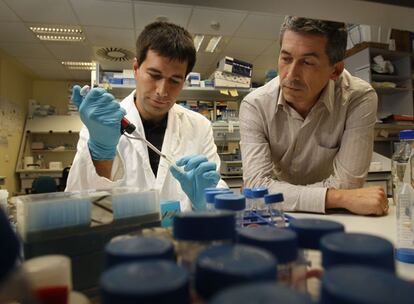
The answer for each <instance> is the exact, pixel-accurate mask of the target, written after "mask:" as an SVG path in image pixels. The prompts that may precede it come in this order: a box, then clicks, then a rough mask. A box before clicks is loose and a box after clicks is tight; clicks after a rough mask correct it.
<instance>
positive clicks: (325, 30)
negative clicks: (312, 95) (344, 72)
mask: <svg viewBox="0 0 414 304" xmlns="http://www.w3.org/2000/svg"><path fill="white" fill-rule="evenodd" d="M287 30H289V31H293V32H296V33H308V34H314V35H323V36H325V37H326V38H327V43H326V54H327V55H328V58H329V62H330V63H331V64H335V63H337V62H339V61H342V60H343V59H344V57H345V51H346V44H347V37H348V34H347V31H346V27H345V23H342V22H334V21H325V20H317V19H309V18H302V17H295V16H286V17H285V21H284V22H283V24H282V27H281V28H280V45H282V41H283V34H284V33H285V31H287Z"/></svg>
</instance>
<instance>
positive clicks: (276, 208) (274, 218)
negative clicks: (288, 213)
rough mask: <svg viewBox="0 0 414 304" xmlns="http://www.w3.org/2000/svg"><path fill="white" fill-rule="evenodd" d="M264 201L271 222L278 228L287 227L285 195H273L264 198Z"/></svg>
mask: <svg viewBox="0 0 414 304" xmlns="http://www.w3.org/2000/svg"><path fill="white" fill-rule="evenodd" d="M264 201H265V204H266V206H267V210H268V211H267V212H268V213H269V218H270V222H271V224H272V225H275V226H276V227H278V228H283V227H285V226H286V223H285V216H284V214H283V194H282V193H272V194H266V195H265V196H264Z"/></svg>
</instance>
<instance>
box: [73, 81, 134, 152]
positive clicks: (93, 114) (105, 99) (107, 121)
mask: <svg viewBox="0 0 414 304" xmlns="http://www.w3.org/2000/svg"><path fill="white" fill-rule="evenodd" d="M80 89H81V88H80V86H78V85H75V86H74V87H73V89H72V98H71V100H72V102H73V103H74V104H75V105H76V106H77V107H78V109H79V113H80V117H81V120H82V122H83V124H84V125H85V126H86V127H87V128H88V130H89V141H88V147H89V151H90V153H91V156H92V159H94V160H112V159H114V158H115V155H116V147H117V145H118V142H119V138H120V137H121V119H122V117H124V115H125V114H126V111H125V109H123V108H121V107H120V105H119V103H118V102H117V101H116V100H115V97H114V96H112V95H111V94H109V93H108V92H106V91H105V90H104V89H102V88H93V89H92V90H90V91H89V93H88V94H86V96H85V97H83V96H81V95H80Z"/></svg>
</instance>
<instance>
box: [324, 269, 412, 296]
mask: <svg viewBox="0 0 414 304" xmlns="http://www.w3.org/2000/svg"><path fill="white" fill-rule="evenodd" d="M413 299H414V288H413V284H412V283H409V282H407V281H404V280H402V279H399V278H397V277H396V276H395V275H393V274H391V273H389V272H386V271H383V270H381V269H375V268H371V267H363V266H358V265H346V266H336V267H333V268H332V269H329V270H327V271H326V272H325V273H324V275H323V277H322V288H321V301H320V303H321V304H333V303H335V304H343V303H364V304H378V303H381V304H394V303H398V304H408V303H413Z"/></svg>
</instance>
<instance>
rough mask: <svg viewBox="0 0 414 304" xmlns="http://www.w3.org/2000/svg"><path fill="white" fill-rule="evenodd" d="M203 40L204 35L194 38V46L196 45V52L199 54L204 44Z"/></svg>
mask: <svg viewBox="0 0 414 304" xmlns="http://www.w3.org/2000/svg"><path fill="white" fill-rule="evenodd" d="M203 40H204V35H195V37H194V45H195V48H196V51H197V52H198V50H199V49H200V46H201V44H202V43H203Z"/></svg>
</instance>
